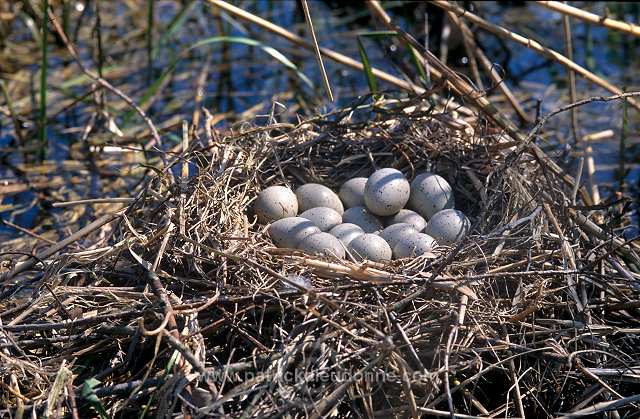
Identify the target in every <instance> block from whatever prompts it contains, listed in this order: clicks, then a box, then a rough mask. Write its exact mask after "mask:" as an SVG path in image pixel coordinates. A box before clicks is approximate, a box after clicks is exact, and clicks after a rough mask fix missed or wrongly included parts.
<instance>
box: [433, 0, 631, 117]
mask: <svg viewBox="0 0 640 419" xmlns="http://www.w3.org/2000/svg"><path fill="white" fill-rule="evenodd" d="M433 4H435V5H436V6H438V7H440V8H442V9H444V10H446V11H450V12H453V13H455V14H456V15H458V16H459V17H460V18H463V19H467V20H469V21H471V22H473V23H475V24H476V25H478V26H480V27H481V28H483V29H485V30H487V31H489V32H491V33H493V34H494V35H497V36H500V37H503V38H508V39H511V40H513V41H515V42H517V43H519V44H520V45H523V46H525V47H527V48H530V49H532V50H534V51H536V52H538V53H540V54H542V55H544V56H546V57H548V58H550V59H552V60H553V61H557V62H558V63H560V64H562V65H563V66H565V67H567V68H569V69H571V70H573V71H575V72H576V73H578V74H580V75H581V76H582V77H584V78H585V79H587V80H589V81H591V82H593V83H595V84H597V85H598V86H600V87H603V88H604V89H606V90H608V91H609V92H611V93H613V94H616V95H619V94H622V93H624V92H623V91H622V90H621V89H619V88H618V87H616V86H614V85H613V84H611V83H609V82H608V81H607V80H605V79H603V78H601V77H598V76H597V75H595V74H593V73H592V72H590V71H589V70H587V69H585V68H584V67H582V66H580V65H578V64H576V63H575V62H573V61H571V60H569V59H568V58H567V57H565V56H564V55H562V54H560V53H559V52H557V51H554V50H553V49H551V48H548V47H545V46H543V45H542V44H540V43H539V42H537V41H534V40H532V39H529V38H526V37H524V36H522V35H519V34H517V33H515V32H512V31H510V30H508V29H506V28H503V27H501V26H498V25H495V24H493V23H491V22H489V21H487V20H485V19H483V18H481V17H479V16H478V15H476V14H474V13H472V12H469V11H468V10H465V9H463V8H461V7H458V6H456V5H454V4H453V3H449V2H447V1H444V0H435V1H433ZM629 104H631V105H632V106H633V107H634V108H636V109H638V110H640V103H638V102H637V101H636V100H632V99H630V100H629Z"/></svg>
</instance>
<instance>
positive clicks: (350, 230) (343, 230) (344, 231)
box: [329, 223, 364, 246]
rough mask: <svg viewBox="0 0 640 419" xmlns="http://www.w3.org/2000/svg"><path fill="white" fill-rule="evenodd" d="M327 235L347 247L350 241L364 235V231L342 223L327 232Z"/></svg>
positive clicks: (353, 225)
mask: <svg viewBox="0 0 640 419" xmlns="http://www.w3.org/2000/svg"><path fill="white" fill-rule="evenodd" d="M329 234H331V235H332V236H335V237H336V238H337V239H338V240H340V241H341V242H342V243H344V245H345V246H349V243H351V240H353V239H355V238H356V237H358V236H361V235H363V234H364V230H363V229H362V228H360V226H357V225H355V224H351V223H343V224H338V225H337V226H335V227H333V228H332V229H331V230H329Z"/></svg>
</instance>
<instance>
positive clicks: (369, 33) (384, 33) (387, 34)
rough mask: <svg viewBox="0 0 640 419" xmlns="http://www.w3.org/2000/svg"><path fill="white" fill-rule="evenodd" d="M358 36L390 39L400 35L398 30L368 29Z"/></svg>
mask: <svg viewBox="0 0 640 419" xmlns="http://www.w3.org/2000/svg"><path fill="white" fill-rule="evenodd" d="M358 36H359V37H363V38H369V39H389V38H394V37H396V36H398V33H397V32H396V31H367V32H359V33H358Z"/></svg>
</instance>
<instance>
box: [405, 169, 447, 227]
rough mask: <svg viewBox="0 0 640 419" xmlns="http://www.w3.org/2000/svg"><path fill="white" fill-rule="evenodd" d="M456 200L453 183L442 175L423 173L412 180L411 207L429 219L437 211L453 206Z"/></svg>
mask: <svg viewBox="0 0 640 419" xmlns="http://www.w3.org/2000/svg"><path fill="white" fill-rule="evenodd" d="M454 205H455V200H454V198H453V190H452V189H451V185H449V182H447V181H446V180H445V179H444V178H443V177H442V176H438V175H436V174H434V173H421V174H419V175H418V176H416V178H415V179H414V180H413V182H411V197H410V198H409V207H410V208H412V209H413V210H415V211H417V212H418V213H420V215H422V216H423V217H424V218H426V219H427V220H428V219H430V218H431V217H433V216H434V215H435V213H436V212H438V211H440V210H443V209H449V208H453V207H454Z"/></svg>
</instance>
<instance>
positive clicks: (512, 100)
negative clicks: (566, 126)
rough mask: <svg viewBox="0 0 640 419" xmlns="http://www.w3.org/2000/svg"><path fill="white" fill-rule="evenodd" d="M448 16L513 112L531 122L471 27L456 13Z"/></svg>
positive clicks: (449, 13) (523, 119)
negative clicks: (479, 43)
mask: <svg viewBox="0 0 640 419" xmlns="http://www.w3.org/2000/svg"><path fill="white" fill-rule="evenodd" d="M447 14H448V16H449V19H451V21H452V22H454V24H455V25H456V26H457V27H458V28H460V31H461V32H462V34H463V36H464V38H465V39H466V40H467V43H468V44H469V49H470V50H471V52H470V53H471V54H474V56H475V57H477V58H478V60H479V61H480V64H482V67H483V68H484V70H485V71H486V72H487V74H488V75H489V77H490V78H491V80H493V82H494V83H495V85H496V86H497V87H498V89H500V91H502V93H503V94H504V96H505V97H506V98H507V101H508V102H509V104H511V107H513V110H514V111H515V112H516V114H517V115H518V117H520V119H521V120H522V121H525V122H531V121H532V118H531V117H530V116H528V115H527V113H526V112H525V111H524V109H523V108H522V105H520V102H519V101H518V99H516V97H515V96H514V95H513V93H512V92H511V90H510V89H509V86H507V84H506V81H505V80H504V79H503V77H502V76H501V75H500V74H499V73H498V71H497V70H496V68H495V65H494V64H492V63H491V61H489V59H488V58H487V56H486V55H485V53H484V51H482V49H481V48H480V47H479V46H478V45H477V44H476V42H475V37H474V35H473V32H471V29H469V27H468V26H467V25H466V24H465V23H464V22H463V21H462V20H461V19H460V18H459V17H458V16H457V15H456V14H455V13H453V12H447Z"/></svg>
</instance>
